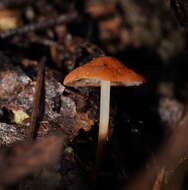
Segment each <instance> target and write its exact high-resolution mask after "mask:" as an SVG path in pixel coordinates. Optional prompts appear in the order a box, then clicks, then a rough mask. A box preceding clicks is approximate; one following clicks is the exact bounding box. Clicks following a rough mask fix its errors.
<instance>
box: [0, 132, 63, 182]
mask: <svg viewBox="0 0 188 190" xmlns="http://www.w3.org/2000/svg"><path fill="white" fill-rule="evenodd" d="M63 142H64V138H63V136H62V135H54V136H48V137H46V138H44V139H42V140H39V141H37V142H35V143H32V144H30V143H28V144H20V145H19V144H18V145H15V146H13V147H11V148H10V149H9V150H7V149H5V150H1V152H0V163H1V164H0V173H1V174H2V173H3V175H1V176H0V183H1V184H4V183H8V184H10V183H13V182H16V181H18V180H20V179H21V178H23V177H25V176H27V175H29V174H31V173H33V172H34V171H35V170H36V169H40V168H41V167H44V166H47V165H51V164H54V163H56V162H57V160H58V159H59V157H60V154H61V151H62V148H63Z"/></svg>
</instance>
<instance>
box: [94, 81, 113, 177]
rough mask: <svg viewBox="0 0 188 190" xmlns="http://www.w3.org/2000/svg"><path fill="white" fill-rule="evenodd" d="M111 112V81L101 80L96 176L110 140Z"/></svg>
mask: <svg viewBox="0 0 188 190" xmlns="http://www.w3.org/2000/svg"><path fill="white" fill-rule="evenodd" d="M109 112H110V81H105V80H101V97H100V121H99V136H98V145H97V155H96V164H95V175H97V171H99V170H100V168H101V165H102V163H103V161H104V155H105V149H106V142H107V139H108V124H109Z"/></svg>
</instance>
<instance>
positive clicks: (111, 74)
mask: <svg viewBox="0 0 188 190" xmlns="http://www.w3.org/2000/svg"><path fill="white" fill-rule="evenodd" d="M144 82H145V79H144V77H143V76H142V75H140V74H138V73H136V72H134V71H133V70H131V69H129V68H128V67H126V66H125V65H124V64H123V63H122V62H120V61H118V60H117V59H115V58H113V57H110V56H101V57H98V58H95V59H93V60H92V61H90V62H88V63H86V64H84V65H82V66H80V67H78V68H76V69H75V70H73V71H72V72H70V73H69V74H68V75H67V76H66V77H65V79H64V85H67V86H72V87H75V86H76V87H85V86H95V87H97V86H100V87H101V96H100V119H99V135H98V146H97V158H96V163H97V165H100V163H101V160H102V159H103V154H104V150H105V146H106V141H107V138H108V124H109V107H110V86H138V85H140V84H142V83H144Z"/></svg>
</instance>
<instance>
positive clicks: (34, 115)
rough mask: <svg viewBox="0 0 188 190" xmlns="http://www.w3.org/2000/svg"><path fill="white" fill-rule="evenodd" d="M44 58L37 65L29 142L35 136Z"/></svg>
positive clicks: (42, 81) (43, 72)
mask: <svg viewBox="0 0 188 190" xmlns="http://www.w3.org/2000/svg"><path fill="white" fill-rule="evenodd" d="M45 61H46V59H45V58H42V60H41V61H40V64H39V71H38V75H37V81H36V86H35V94H34V104H33V111H32V115H31V126H30V132H29V133H30V134H29V135H30V140H33V139H34V138H35V136H36V130H37V124H38V117H39V111H40V100H41V94H42V93H41V92H42V87H43V83H44V74H45Z"/></svg>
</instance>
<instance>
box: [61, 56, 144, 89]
mask: <svg viewBox="0 0 188 190" xmlns="http://www.w3.org/2000/svg"><path fill="white" fill-rule="evenodd" d="M101 80H107V81H111V85H112V86H135V85H140V84H142V83H144V82H145V79H144V77H143V76H142V75H140V74H138V73H136V72H134V71H133V70H132V69H129V68H128V67H126V66H125V65H124V64H123V63H122V62H120V61H118V60H117V59H115V58H113V57H110V56H101V57H98V58H95V59H93V60H92V61H90V62H88V63H86V64H84V65H82V66H80V67H78V68H76V69H75V70H73V71H72V72H70V73H69V74H68V75H67V76H66V77H65V79H64V85H67V86H100V81H101Z"/></svg>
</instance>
